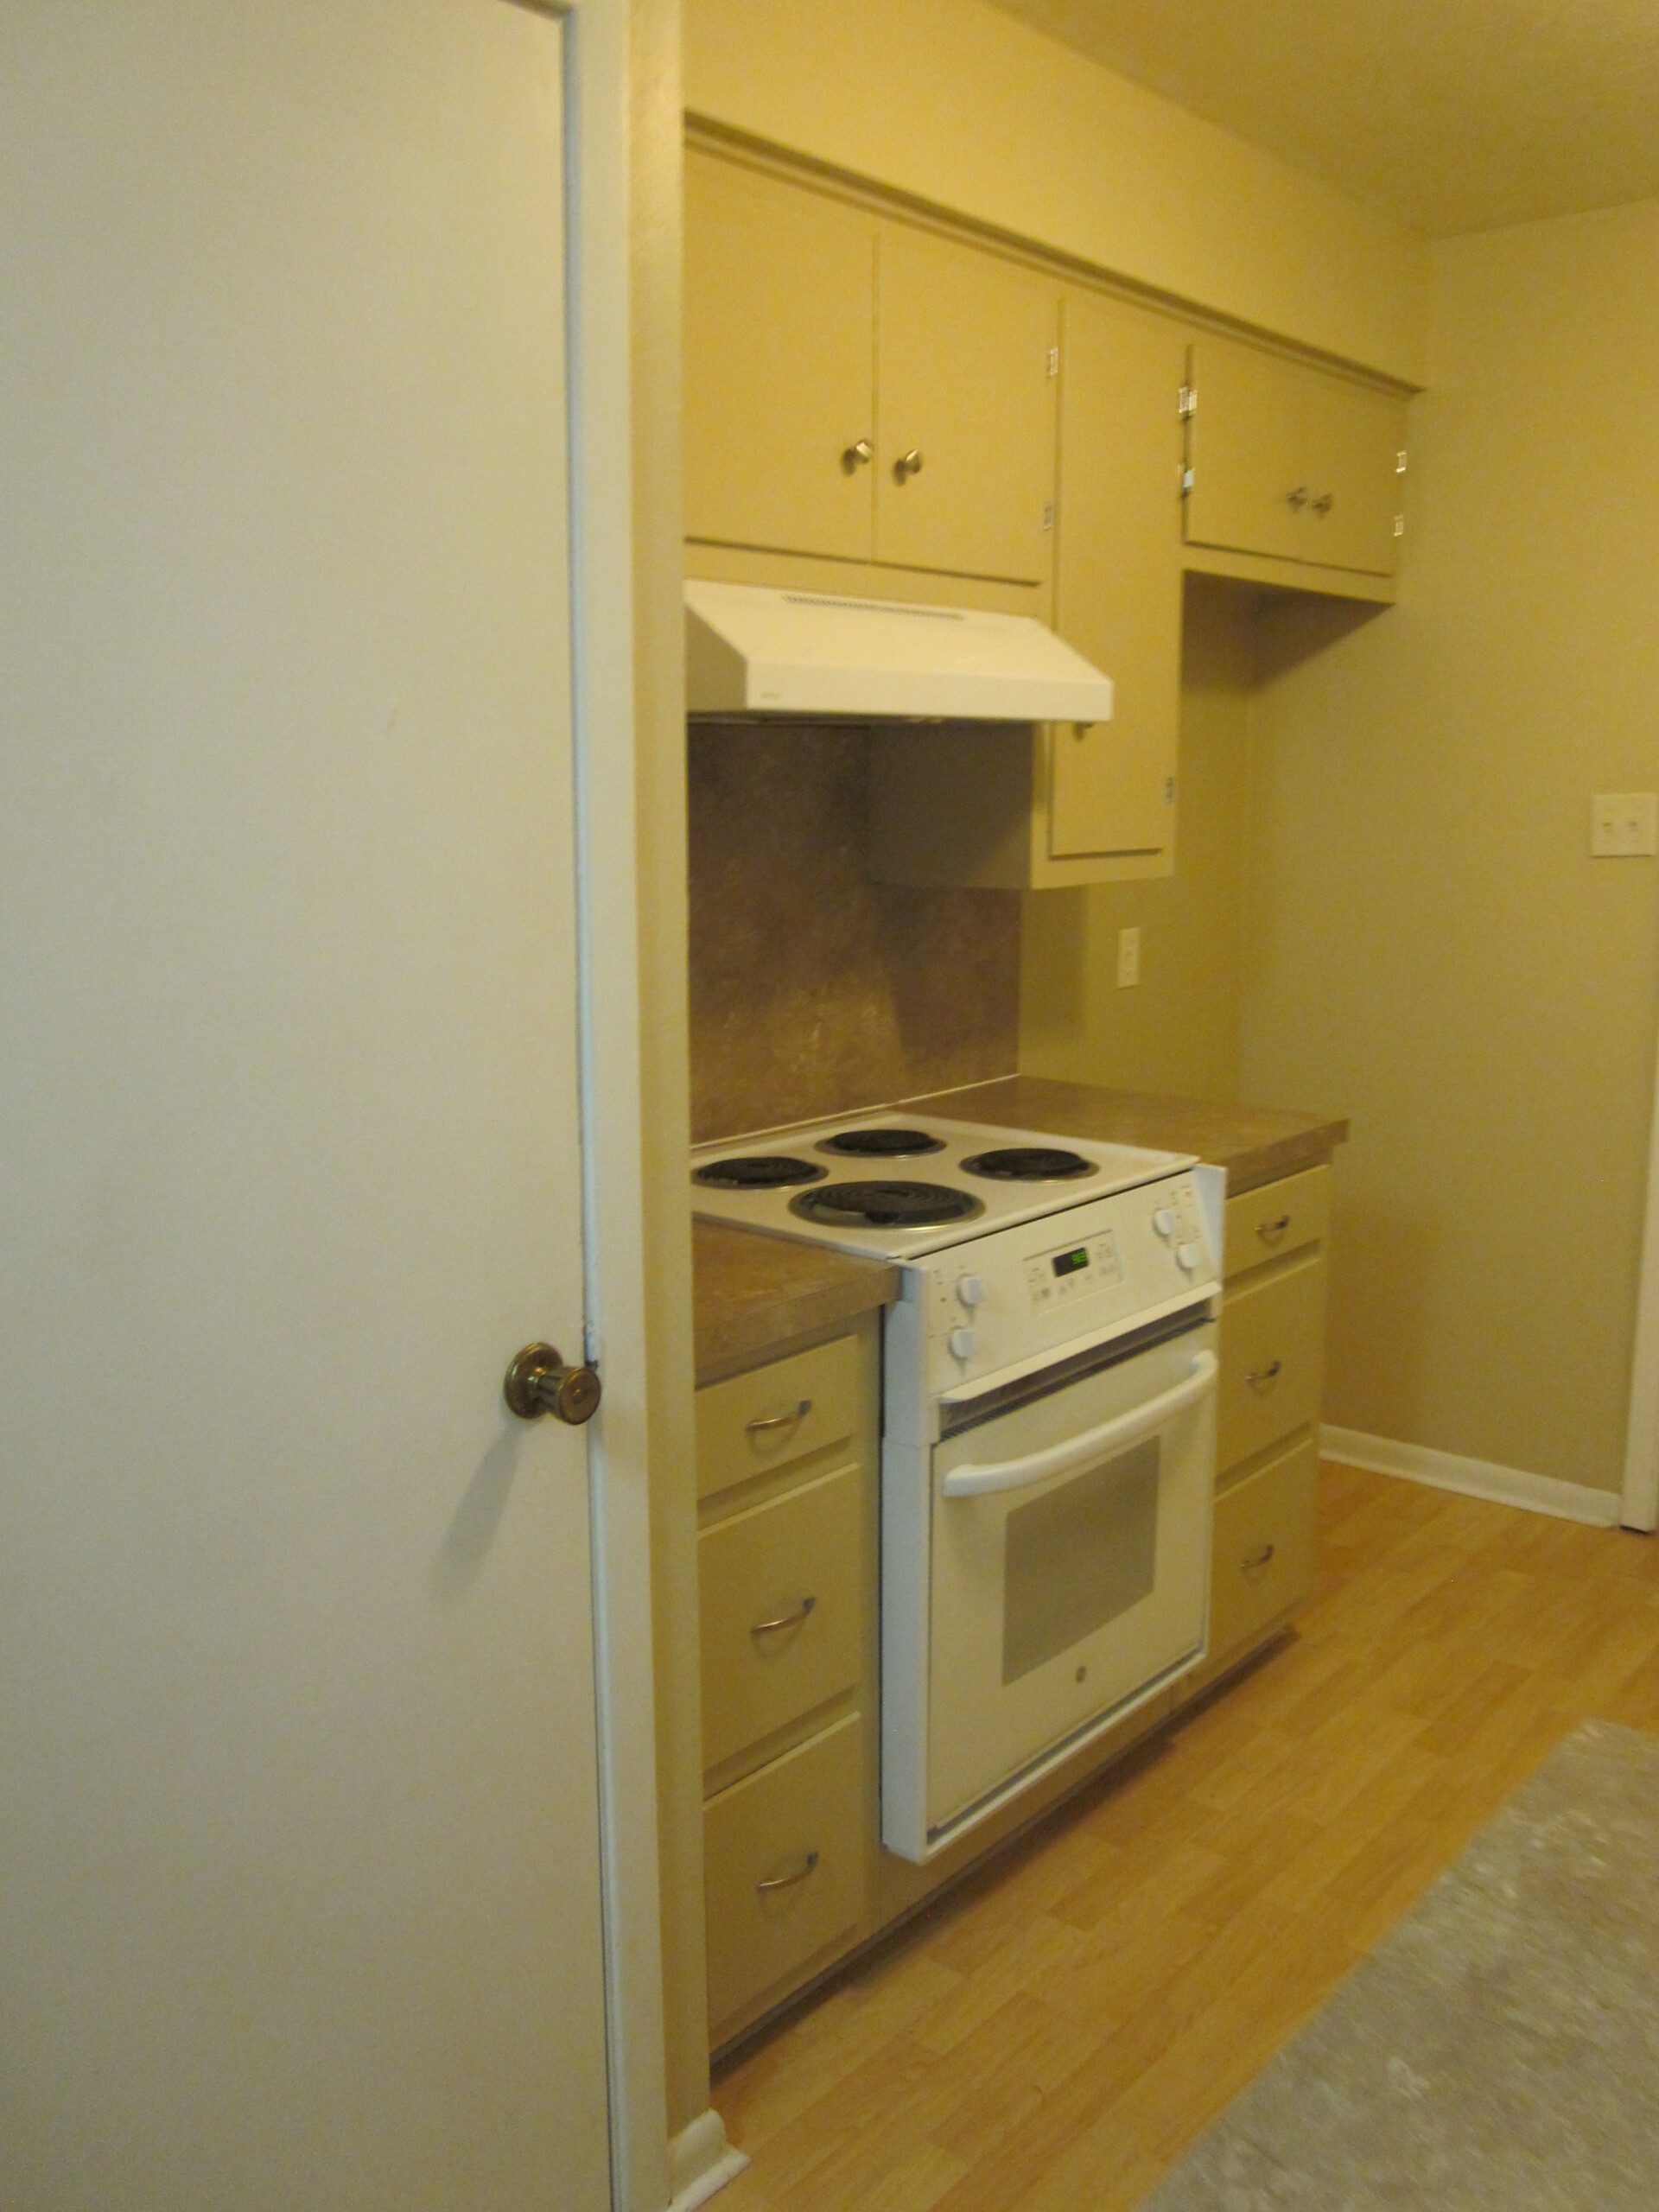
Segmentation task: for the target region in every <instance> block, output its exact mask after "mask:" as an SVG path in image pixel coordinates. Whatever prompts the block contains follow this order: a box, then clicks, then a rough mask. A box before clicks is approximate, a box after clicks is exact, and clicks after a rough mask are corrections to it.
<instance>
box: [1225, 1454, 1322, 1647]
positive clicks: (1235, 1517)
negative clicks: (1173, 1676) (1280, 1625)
mask: <svg viewBox="0 0 1659 2212" xmlns="http://www.w3.org/2000/svg"><path fill="white" fill-rule="evenodd" d="M1318 1470H1319V1447H1318V1446H1317V1445H1316V1444H1315V1443H1314V1441H1313V1438H1312V1437H1309V1438H1308V1439H1307V1440H1306V1441H1305V1442H1304V1443H1301V1444H1298V1445H1295V1446H1293V1447H1292V1449H1291V1450H1290V1451H1288V1452H1285V1453H1284V1454H1283V1455H1282V1456H1281V1458H1279V1459H1270V1460H1268V1464H1267V1465H1266V1466H1265V1467H1259V1468H1258V1469H1257V1470H1256V1471H1255V1474H1253V1475H1247V1476H1246V1478H1244V1480H1243V1482H1242V1483H1240V1484H1237V1485H1236V1488H1234V1489H1232V1490H1230V1491H1225V1492H1224V1494H1223V1496H1222V1497H1218V1498H1217V1500H1216V1550H1215V1559H1214V1562H1213V1565H1212V1567H1211V1598H1210V1659H1211V1664H1212V1665H1213V1663H1214V1662H1216V1661H1217V1660H1218V1659H1224V1658H1225V1657H1226V1656H1227V1655H1228V1654H1229V1653H1230V1652H1231V1651H1236V1650H1237V1649H1239V1647H1240V1646H1241V1645H1243V1644H1244V1643H1248V1642H1249V1639H1250V1638H1251V1637H1253V1636H1255V1635H1256V1634H1257V1633H1258V1632H1259V1631H1260V1630H1262V1629H1264V1628H1265V1627H1266V1626H1267V1625H1268V1622H1269V1621H1272V1620H1276V1619H1277V1618H1278V1617H1279V1616H1280V1614H1281V1613H1284V1612H1287V1611H1289V1609H1290V1608H1291V1607H1292V1606H1293V1605H1300V1602H1301V1600H1302V1599H1304V1598H1306V1595H1307V1593H1308V1592H1309V1590H1310V1589H1311V1588H1312V1587H1313V1503H1314V1498H1313V1493H1314V1484H1315V1480H1316V1478H1317V1475H1318Z"/></svg>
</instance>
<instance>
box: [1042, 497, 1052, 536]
mask: <svg viewBox="0 0 1659 2212" xmlns="http://www.w3.org/2000/svg"><path fill="white" fill-rule="evenodd" d="M1053 527H1054V502H1053V500H1052V499H1045V500H1044V501H1043V528H1044V529H1045V530H1052V529H1053Z"/></svg>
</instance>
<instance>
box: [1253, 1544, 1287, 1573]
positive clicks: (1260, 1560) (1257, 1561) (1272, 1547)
mask: <svg viewBox="0 0 1659 2212" xmlns="http://www.w3.org/2000/svg"><path fill="white" fill-rule="evenodd" d="M1278 1548H1279V1547H1278V1545H1277V1544H1262V1546H1261V1547H1260V1548H1258V1549H1257V1550H1255V1551H1253V1552H1249V1553H1247V1554H1245V1558H1244V1564H1245V1566H1246V1567H1265V1566H1266V1565H1267V1563H1268V1560H1270V1559H1271V1558H1272V1557H1273V1555H1274V1552H1276V1551H1277V1550H1278Z"/></svg>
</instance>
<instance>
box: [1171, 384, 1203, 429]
mask: <svg viewBox="0 0 1659 2212" xmlns="http://www.w3.org/2000/svg"><path fill="white" fill-rule="evenodd" d="M1197 413H1198V392H1197V391H1195V390H1194V388H1193V386H1192V385H1190V384H1184V385H1182V386H1181V388H1180V391H1179V392H1178V393H1177V394H1176V398H1175V414H1176V417H1177V419H1178V420H1179V421H1180V422H1183V423H1190V422H1191V421H1192V417H1193V416H1195V415H1196V414H1197Z"/></svg>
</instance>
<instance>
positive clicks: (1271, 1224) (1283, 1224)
mask: <svg viewBox="0 0 1659 2212" xmlns="http://www.w3.org/2000/svg"><path fill="white" fill-rule="evenodd" d="M1289 1227H1290V1216H1289V1215H1288V1214H1287V1213H1281V1215H1280V1217H1279V1218H1278V1220H1277V1221H1258V1222H1257V1224H1255V1233H1256V1235H1257V1236H1259V1237H1260V1238H1261V1239H1262V1243H1264V1244H1271V1243H1272V1242H1273V1240H1274V1237H1275V1236H1283V1235H1284V1233H1285V1231H1286V1230H1287V1229H1288V1228H1289Z"/></svg>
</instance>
